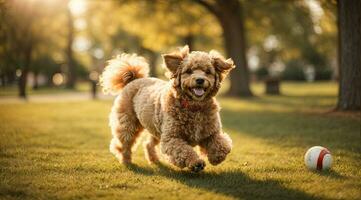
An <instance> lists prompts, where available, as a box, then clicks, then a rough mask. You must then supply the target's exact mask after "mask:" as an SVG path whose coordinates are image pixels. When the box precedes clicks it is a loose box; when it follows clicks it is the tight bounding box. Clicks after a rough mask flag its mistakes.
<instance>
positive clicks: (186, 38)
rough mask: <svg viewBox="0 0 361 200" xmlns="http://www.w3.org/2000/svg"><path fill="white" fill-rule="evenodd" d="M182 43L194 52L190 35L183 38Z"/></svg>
mask: <svg viewBox="0 0 361 200" xmlns="http://www.w3.org/2000/svg"><path fill="white" fill-rule="evenodd" d="M184 43H185V45H188V47H189V49H190V50H191V51H193V50H194V36H193V34H191V33H188V34H187V35H186V36H185V37H184Z"/></svg>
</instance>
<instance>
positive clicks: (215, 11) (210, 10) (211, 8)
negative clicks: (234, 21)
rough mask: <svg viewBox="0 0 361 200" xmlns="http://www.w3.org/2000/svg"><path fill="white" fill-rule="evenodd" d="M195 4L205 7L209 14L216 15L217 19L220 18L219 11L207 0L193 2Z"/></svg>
mask: <svg viewBox="0 0 361 200" xmlns="http://www.w3.org/2000/svg"><path fill="white" fill-rule="evenodd" d="M193 1H194V2H196V3H198V4H200V5H202V6H203V7H205V8H206V9H207V10H208V11H209V12H211V13H213V14H214V15H216V16H217V17H218V16H219V11H218V9H217V8H216V7H215V6H214V5H212V4H210V3H209V2H207V1H206V0H193Z"/></svg>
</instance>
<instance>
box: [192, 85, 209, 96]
mask: <svg viewBox="0 0 361 200" xmlns="http://www.w3.org/2000/svg"><path fill="white" fill-rule="evenodd" d="M191 91H192V93H193V94H194V96H196V97H202V96H203V95H204V94H205V93H206V89H205V88H202V87H195V88H192V89H191Z"/></svg>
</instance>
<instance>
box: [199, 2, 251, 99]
mask: <svg viewBox="0 0 361 200" xmlns="http://www.w3.org/2000/svg"><path fill="white" fill-rule="evenodd" d="M195 1H196V2H197V3H199V4H200V5H202V6H204V7H205V8H206V9H208V10H209V11H210V12H211V13H212V14H214V15H215V16H216V17H217V19H218V21H219V22H220V25H221V27H222V29H223V37H224V42H225V49H226V51H227V54H228V56H229V57H231V58H232V59H233V61H234V63H235V64H236V68H235V69H233V70H232V71H231V72H230V80H231V88H230V90H229V91H228V92H227V95H229V96H235V97H239V96H244V97H249V96H253V94H252V92H251V89H250V84H249V82H250V79H249V70H248V64H247V57H246V46H247V45H246V39H245V30H244V17H243V11H242V5H241V2H240V1H239V0H227V1H224V0H223V1H222V0H216V2H215V3H214V4H212V3H210V2H208V1H205V0H195Z"/></svg>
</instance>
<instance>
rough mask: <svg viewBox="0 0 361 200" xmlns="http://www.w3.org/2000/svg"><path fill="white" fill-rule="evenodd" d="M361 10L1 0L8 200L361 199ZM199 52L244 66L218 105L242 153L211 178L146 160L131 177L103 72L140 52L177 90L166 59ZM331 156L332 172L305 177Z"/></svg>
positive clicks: (139, 156) (193, 0)
mask: <svg viewBox="0 0 361 200" xmlns="http://www.w3.org/2000/svg"><path fill="white" fill-rule="evenodd" d="M360 11H361V1H360V0H337V1H336V0H278V1H275V0H0V180H1V181H0V199H99V198H101V199H119V198H123V199H198V200H201V199H207V200H208V199H302V200H304V199H340V200H341V199H355V200H356V199H361V191H360V188H361V182H360V180H361V170H360V166H361V159H360V158H361V127H360V124H361V123H360V119H361V117H360V116H361V115H360V114H361V113H360V108H361V12H360ZM186 44H187V45H189V46H190V48H191V50H199V51H210V50H211V49H215V50H217V51H219V52H221V53H222V54H223V55H225V56H226V57H227V58H229V57H231V58H232V59H233V60H234V62H235V64H236V65H237V67H236V69H234V70H232V71H231V73H230V76H229V77H228V78H227V80H226V81H225V83H224V84H222V88H221V91H220V94H219V95H218V97H217V100H218V101H219V103H220V105H221V107H222V110H221V112H220V115H221V118H222V125H223V130H224V131H225V132H226V133H228V134H229V135H230V136H231V138H232V140H233V147H234V148H233V149H232V152H231V154H230V155H229V156H228V157H227V160H226V161H225V162H223V163H222V165H218V166H216V167H212V166H211V164H208V163H207V167H206V170H205V172H204V173H202V174H199V176H198V175H194V174H190V173H187V172H186V171H185V170H179V169H177V168H175V167H172V166H171V165H169V164H167V163H166V162H163V161H162V163H164V165H163V164H162V165H149V164H148V163H147V161H146V160H145V159H144V154H143V151H142V148H138V149H137V150H135V151H134V154H133V160H134V163H135V165H134V166H133V165H132V166H133V167H129V166H122V165H120V164H119V163H118V162H117V161H116V158H115V157H114V156H113V155H111V154H110V153H109V150H108V149H109V141H110V140H111V134H110V130H109V127H108V115H109V111H110V109H111V107H112V99H113V98H114V97H112V96H105V95H103V94H102V92H101V89H100V88H99V85H98V79H99V74H101V72H102V70H103V69H104V67H105V65H106V62H107V60H109V59H111V58H113V57H114V56H116V55H117V54H120V53H122V52H127V53H137V54H139V55H142V56H144V57H146V58H147V60H148V61H149V63H150V66H151V76H154V77H158V78H161V79H166V77H165V76H164V69H163V68H162V67H161V65H162V57H161V55H162V54H164V53H169V52H171V51H174V50H176V49H177V48H178V47H181V46H184V45H186ZM336 111H337V112H336ZM339 111H342V112H339ZM349 111H352V112H349ZM141 140H142V139H140V142H141ZM318 145H320V146H324V147H327V148H328V149H329V150H330V151H331V152H332V156H333V158H334V166H333V167H332V169H331V170H330V171H327V172H313V171H309V170H307V168H306V167H305V166H304V157H303V155H304V153H305V152H306V151H307V149H309V148H310V147H312V146H318ZM320 183H322V184H320ZM325 185H327V187H325Z"/></svg>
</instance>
